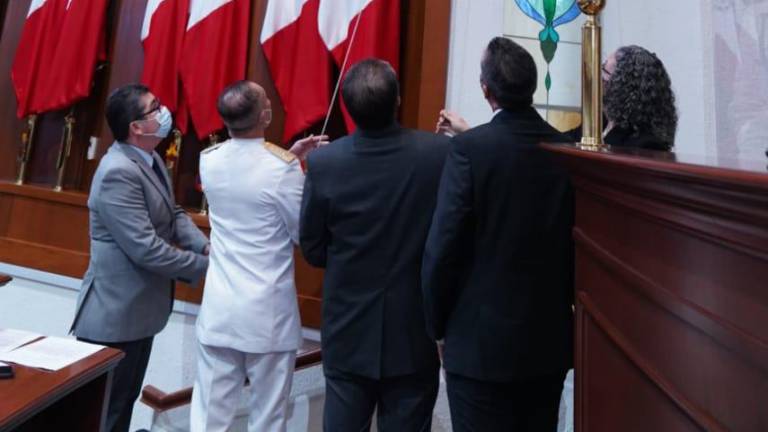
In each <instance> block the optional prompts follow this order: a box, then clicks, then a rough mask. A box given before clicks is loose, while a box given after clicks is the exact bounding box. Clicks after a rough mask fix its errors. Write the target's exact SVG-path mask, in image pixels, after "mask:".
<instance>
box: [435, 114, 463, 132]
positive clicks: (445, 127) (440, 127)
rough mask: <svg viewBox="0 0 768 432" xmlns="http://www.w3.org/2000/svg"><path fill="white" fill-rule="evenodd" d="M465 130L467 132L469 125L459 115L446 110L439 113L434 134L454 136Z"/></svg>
mask: <svg viewBox="0 0 768 432" xmlns="http://www.w3.org/2000/svg"><path fill="white" fill-rule="evenodd" d="M467 130H469V124H468V123H467V121H466V120H464V119H463V118H462V117H461V116H460V115H458V114H456V113H454V112H451V111H448V110H442V111H440V117H439V118H438V119H437V128H436V129H435V133H441V134H445V135H448V136H454V135H458V134H460V133H462V132H466V131H467Z"/></svg>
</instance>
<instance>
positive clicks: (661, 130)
mask: <svg viewBox="0 0 768 432" xmlns="http://www.w3.org/2000/svg"><path fill="white" fill-rule="evenodd" d="M604 101H605V115H606V116H607V117H608V118H609V119H610V120H611V121H613V123H614V126H617V127H620V128H622V129H626V130H628V131H632V132H633V134H634V135H635V136H637V135H640V134H650V135H652V136H653V137H655V138H656V139H658V140H659V141H660V142H663V143H665V144H666V145H667V146H668V147H667V150H669V148H671V147H672V143H673V142H674V141H675V132H676V130H677V109H676V108H675V93H674V92H673V91H672V82H671V81H670V79H669V75H668V74H667V71H666V69H665V68H664V64H663V63H662V62H661V60H659V58H658V57H656V54H653V53H651V52H649V51H648V50H646V49H645V48H642V47H639V46H636V45H631V46H625V47H622V48H619V49H618V50H617V51H616V69H615V70H614V71H613V73H612V74H611V77H610V78H609V80H608V82H607V83H606V86H605V97H604Z"/></svg>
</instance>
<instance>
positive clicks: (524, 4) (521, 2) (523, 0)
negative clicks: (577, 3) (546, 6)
mask: <svg viewBox="0 0 768 432" xmlns="http://www.w3.org/2000/svg"><path fill="white" fill-rule="evenodd" d="M515 2H516V3H517V6H518V7H519V8H520V10H521V11H523V13H524V14H526V15H528V16H529V17H531V19H533V20H534V21H538V22H539V23H540V24H541V25H545V24H546V22H547V21H546V20H545V19H544V17H543V16H541V14H540V13H539V11H537V10H536V9H534V8H533V6H532V5H531V3H530V2H529V1H528V0H515ZM578 9H579V8H578V7H577V8H576V10H578Z"/></svg>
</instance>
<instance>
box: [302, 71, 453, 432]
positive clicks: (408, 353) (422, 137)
mask: <svg viewBox="0 0 768 432" xmlns="http://www.w3.org/2000/svg"><path fill="white" fill-rule="evenodd" d="M342 92H343V94H342V96H343V98H344V102H345V104H346V106H347V109H348V110H349V113H350V114H351V116H352V119H353V120H354V121H355V124H356V125H357V127H358V130H357V132H355V133H354V134H352V135H349V136H346V137H343V138H341V139H339V140H337V141H335V142H332V143H331V144H329V145H328V146H326V147H325V148H321V149H319V150H317V151H315V152H313V153H311V154H310V155H309V158H308V159H307V177H306V181H305V185H304V196H303V202H302V212H301V213H302V214H301V227H300V243H301V249H302V251H303V253H304V257H305V258H306V259H307V261H308V262H309V263H310V264H312V265H314V266H318V267H324V268H325V269H326V271H325V280H324V284H323V316H322V322H323V324H322V344H323V347H322V348H323V367H324V372H325V377H326V399H325V413H324V429H325V430H326V431H332V432H344V431H354V432H357V431H361V430H368V429H369V428H370V424H371V417H372V414H373V411H374V408H375V409H377V412H378V424H377V426H378V430H379V431H383V432H386V431H398V432H407V431H429V430H430V427H431V420H432V409H433V407H434V404H435V399H436V396H437V389H438V371H439V360H438V356H437V350H436V345H435V343H434V342H433V341H431V340H430V339H429V336H428V335H427V331H426V325H425V322H424V309H423V304H422V299H421V288H420V269H421V257H422V254H423V250H424V242H425V240H426V237H427V231H428V230H429V224H430V221H431V218H432V212H433V210H434V206H435V201H436V194H437V187H438V183H439V181H440V172H441V170H442V167H443V163H444V161H445V154H446V151H447V139H446V138H444V137H442V136H439V135H434V134H430V133H425V132H418V131H413V130H408V129H404V128H402V127H400V126H399V125H398V124H397V123H396V122H395V114H396V112H397V109H398V106H399V102H400V98H399V96H398V93H399V88H398V82H397V77H396V75H395V72H394V70H393V69H392V67H391V66H390V65H389V64H387V63H386V62H384V61H381V60H374V59H371V60H366V61H363V62H361V63H358V64H357V65H355V66H354V67H352V68H351V69H350V70H349V72H348V73H347V75H346V77H345V79H344V83H343V91H342Z"/></svg>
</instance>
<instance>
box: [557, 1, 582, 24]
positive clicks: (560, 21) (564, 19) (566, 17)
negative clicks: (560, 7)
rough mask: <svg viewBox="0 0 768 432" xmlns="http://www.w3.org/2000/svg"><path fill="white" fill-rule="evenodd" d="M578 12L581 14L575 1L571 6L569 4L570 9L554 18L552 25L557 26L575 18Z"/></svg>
mask: <svg viewBox="0 0 768 432" xmlns="http://www.w3.org/2000/svg"><path fill="white" fill-rule="evenodd" d="M579 14H581V10H580V9H579V5H578V4H577V3H575V2H574V3H573V6H571V8H570V9H568V11H567V12H566V13H564V14H563V15H561V16H559V17H557V18H555V21H554V22H553V23H552V25H553V26H555V27H557V26H559V25H562V24H566V23H569V22H571V21H573V20H575V19H576V18H577V17H578V16H579Z"/></svg>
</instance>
